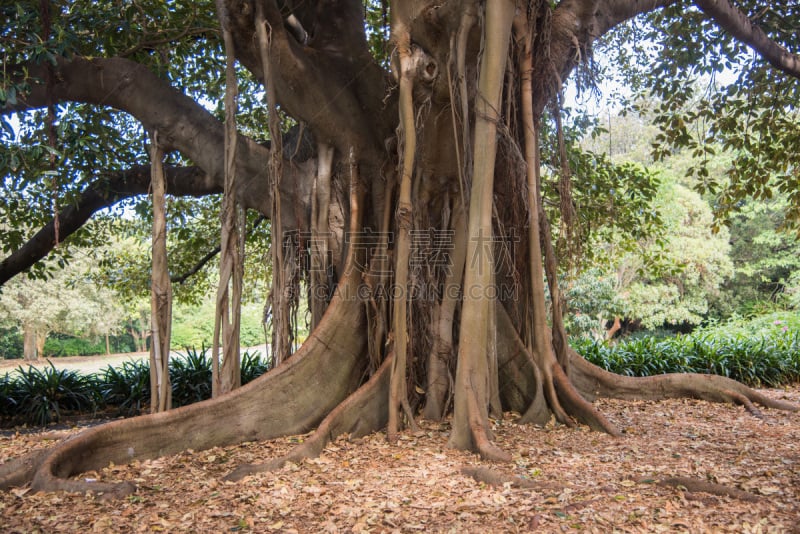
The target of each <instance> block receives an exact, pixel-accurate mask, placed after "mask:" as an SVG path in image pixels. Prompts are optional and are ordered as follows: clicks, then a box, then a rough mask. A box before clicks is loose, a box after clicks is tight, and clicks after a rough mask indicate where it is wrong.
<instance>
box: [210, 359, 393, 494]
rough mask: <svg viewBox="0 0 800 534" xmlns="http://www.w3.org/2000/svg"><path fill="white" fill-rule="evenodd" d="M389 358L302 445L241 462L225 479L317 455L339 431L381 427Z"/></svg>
mask: <svg viewBox="0 0 800 534" xmlns="http://www.w3.org/2000/svg"><path fill="white" fill-rule="evenodd" d="M392 360H393V355H389V357H387V358H386V360H385V361H384V362H383V364H382V365H381V366H380V368H379V369H378V371H377V372H376V373H375V374H374V375H373V376H372V378H371V379H370V380H369V381H368V382H367V383H366V384H364V385H363V386H361V387H360V388H359V389H358V390H356V392H355V393H353V394H352V395H350V396H349V397H347V399H345V400H344V401H343V402H342V403H341V404H339V406H337V407H336V408H335V409H334V410H333V411H332V412H331V413H329V414H328V416H327V417H326V418H325V419H323V421H322V422H321V423H320V425H319V427H317V429H316V430H315V431H314V432H313V433H312V434H311V436H309V438H308V439H306V441H305V442H304V443H303V444H302V445H298V446H297V447H295V448H294V449H293V450H292V451H291V452H289V454H287V455H286V456H282V457H280V458H275V459H273V460H270V461H269V462H266V463H263V464H247V465H241V466H239V467H237V468H236V469H235V470H233V471H232V472H231V473H230V474H229V475H227V476H226V477H225V480H232V481H238V480H241V479H243V478H244V477H246V476H249V475H253V474H256V473H262V472H266V471H277V470H278V469H280V468H282V467H283V466H284V465H286V464H287V463H288V462H293V463H297V462H300V461H301V460H304V459H307V458H315V457H317V456H319V455H320V453H322V450H323V449H324V448H325V446H326V445H327V444H328V443H329V442H331V441H333V440H335V439H336V438H337V437H339V436H341V435H342V434H350V437H352V438H358V437H361V436H365V435H367V434H370V433H372V432H375V431H377V430H380V429H381V428H383V427H385V426H386V420H387V414H388V411H387V407H388V400H389V374H390V373H389V370H390V369H391V362H392Z"/></svg>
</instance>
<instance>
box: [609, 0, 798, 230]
mask: <svg viewBox="0 0 800 534" xmlns="http://www.w3.org/2000/svg"><path fill="white" fill-rule="evenodd" d="M736 6H737V7H738V8H740V9H742V10H743V11H744V14H745V16H747V17H748V18H749V19H750V20H753V21H757V23H758V27H759V28H760V29H762V30H764V32H765V33H766V35H767V36H768V37H769V38H770V39H773V40H774V41H775V42H776V43H777V44H778V45H781V46H784V47H786V48H787V49H790V50H792V49H794V47H795V45H796V29H797V27H798V24H800V11H798V10H797V9H796V5H795V4H794V3H792V2H784V3H773V4H771V5H770V6H769V8H767V9H764V8H763V4H762V3H759V2H756V1H755V0H742V1H739V2H737V3H736ZM606 45H607V46H606V47H605V48H604V51H605V52H606V53H607V54H608V55H609V56H610V57H611V58H612V61H614V62H615V63H617V64H618V65H620V66H622V67H623V68H622V70H621V71H620V74H619V77H620V79H624V80H625V81H626V82H627V83H626V84H625V85H626V86H628V87H633V89H634V90H635V91H636V92H637V97H638V101H637V102H636V104H635V105H634V106H632V108H633V109H639V110H642V109H648V110H651V111H652V112H653V119H654V124H655V125H656V126H657V127H659V128H660V129H661V133H660V134H658V135H657V136H656V138H655V140H654V143H653V149H652V155H653V157H654V158H655V159H657V160H660V159H663V158H665V157H667V156H669V155H671V154H674V153H676V152H678V151H685V152H686V153H688V154H691V155H692V158H693V160H694V161H693V164H692V165H691V166H689V167H688V168H687V176H688V177H691V178H692V179H693V182H694V183H693V185H694V187H695V188H696V189H697V190H698V191H699V192H701V193H703V194H705V193H710V194H713V195H715V196H716V200H715V203H714V211H715V215H717V216H718V217H720V218H721V219H720V220H724V219H726V218H727V217H729V216H730V215H731V214H732V213H734V212H735V211H736V210H738V209H739V208H740V207H741V201H742V200H744V199H746V198H755V199H760V200H767V199H770V198H772V197H773V196H777V195H779V194H780V195H782V196H784V197H785V198H787V199H788V201H789V202H788V203H787V204H786V208H785V210H784V213H785V215H786V221H787V224H789V225H792V226H795V227H796V226H797V225H798V222H800V174H798V173H797V168H798V167H799V166H800V152H798V151H797V150H787V149H786V147H793V146H798V143H800V109H799V108H798V107H797V102H798V101H800V85H798V84H797V83H796V80H795V79H794V78H792V77H791V76H790V75H788V74H786V73H783V72H781V71H779V70H778V69H775V68H773V67H772V66H771V65H769V64H768V63H767V62H766V61H765V60H764V59H763V58H761V57H760V56H759V55H758V54H753V53H751V52H750V51H749V50H748V49H747V48H746V45H745V44H743V43H742V42H740V41H738V40H736V39H735V37H733V36H732V35H731V34H730V33H729V32H726V31H722V30H720V29H719V28H718V27H717V26H716V25H715V24H714V23H713V21H711V20H710V18H709V17H706V16H705V15H704V14H703V13H702V12H701V11H700V10H687V9H686V8H685V6H684V5H682V4H679V3H676V4H673V5H671V6H669V7H666V8H664V9H661V10H657V11H654V12H652V13H651V14H649V15H647V16H645V17H640V18H639V19H638V20H637V21H636V22H635V23H632V24H631V25H628V26H626V27H624V28H620V31H615V32H613V33H612V34H611V35H609V36H608V39H607V41H606ZM598 48H603V47H602V46H601V47H598ZM653 101H655V105H653ZM720 150H722V151H725V152H727V153H728V155H729V156H730V158H731V159H730V165H728V167H727V169H726V171H725V173H724V175H720V174H715V173H712V172H710V171H709V164H710V163H711V162H713V160H714V159H715V158H714V156H715V154H717V153H718V152H719V151H720Z"/></svg>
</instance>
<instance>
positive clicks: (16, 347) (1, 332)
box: [0, 328, 22, 360]
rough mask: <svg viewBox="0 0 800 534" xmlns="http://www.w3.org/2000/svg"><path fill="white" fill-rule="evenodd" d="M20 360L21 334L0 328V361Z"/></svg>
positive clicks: (13, 330) (11, 329)
mask: <svg viewBox="0 0 800 534" xmlns="http://www.w3.org/2000/svg"><path fill="white" fill-rule="evenodd" d="M17 358H22V334H20V333H19V331H18V330H16V329H13V328H0V359H5V360H15V359H17Z"/></svg>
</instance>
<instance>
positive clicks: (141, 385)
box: [99, 360, 150, 416]
mask: <svg viewBox="0 0 800 534" xmlns="http://www.w3.org/2000/svg"><path fill="white" fill-rule="evenodd" d="M99 387H100V392H101V394H102V395H103V400H104V402H105V404H106V405H108V406H116V408H117V410H118V413H119V414H120V415H126V416H130V415H138V414H140V413H141V412H142V409H143V408H144V407H145V405H146V404H147V403H148V402H149V400H150V364H149V363H148V362H147V361H145V360H130V361H126V362H123V363H122V365H121V366H119V367H112V366H110V365H109V366H108V367H106V368H105V369H104V370H103V371H102V374H101V376H100V384H99Z"/></svg>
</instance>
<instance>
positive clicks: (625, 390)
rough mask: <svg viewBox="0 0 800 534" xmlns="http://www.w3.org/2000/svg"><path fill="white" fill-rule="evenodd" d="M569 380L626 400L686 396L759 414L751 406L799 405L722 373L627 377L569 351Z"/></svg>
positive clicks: (590, 392) (595, 393)
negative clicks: (750, 386) (571, 371)
mask: <svg viewBox="0 0 800 534" xmlns="http://www.w3.org/2000/svg"><path fill="white" fill-rule="evenodd" d="M572 361H573V365H572V370H573V373H572V376H571V378H572V383H573V384H574V385H575V387H576V388H577V389H578V391H579V392H580V393H581V395H583V397H584V398H586V399H589V400H592V399H594V398H597V397H609V398H617V399H629V400H661V399H675V398H682V397H688V398H693V399H701V400H706V401H711V402H723V403H735V404H741V405H743V406H744V407H745V408H746V409H747V410H748V411H749V412H750V413H752V414H754V415H757V416H760V415H761V412H760V411H759V410H758V409H757V408H756V407H755V406H754V404H760V405H761V406H764V407H766V408H773V409H777V410H787V411H790V412H796V411H798V410H800V406H798V405H796V404H793V403H790V402H785V401H781V400H776V399H772V398H770V397H768V396H766V395H764V394H763V393H760V392H758V391H756V390H754V389H751V388H749V387H747V386H745V385H744V384H742V383H740V382H737V381H736V380H732V379H730V378H727V377H724V376H717V375H703V374H696V373H683V374H666V375H657V376H647V377H629V376H621V375H616V374H614V373H609V372H608V371H605V370H603V369H601V368H599V367H597V366H596V365H594V364H592V363H590V362H588V361H586V360H585V359H584V358H583V357H581V356H580V355H579V354H577V353H576V352H574V351H572Z"/></svg>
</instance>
